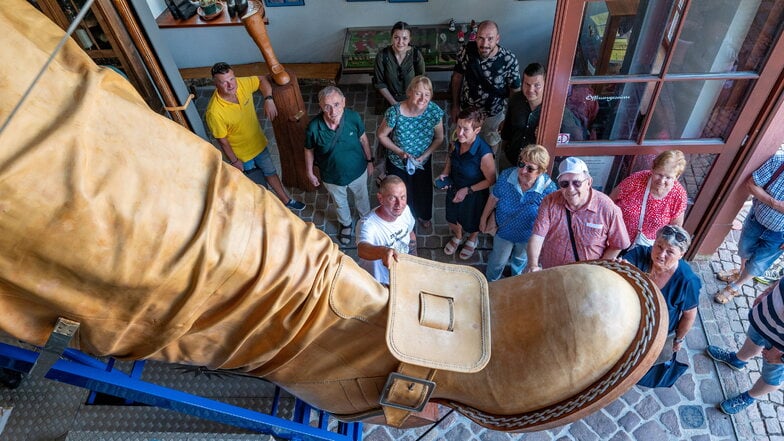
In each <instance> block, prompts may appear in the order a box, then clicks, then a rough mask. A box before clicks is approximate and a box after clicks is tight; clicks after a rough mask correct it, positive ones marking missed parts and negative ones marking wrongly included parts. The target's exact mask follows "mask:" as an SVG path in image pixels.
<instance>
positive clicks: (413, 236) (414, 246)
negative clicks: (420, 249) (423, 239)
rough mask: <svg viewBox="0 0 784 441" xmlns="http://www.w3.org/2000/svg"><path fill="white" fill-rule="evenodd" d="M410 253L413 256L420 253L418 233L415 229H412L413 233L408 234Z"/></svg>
mask: <svg viewBox="0 0 784 441" xmlns="http://www.w3.org/2000/svg"><path fill="white" fill-rule="evenodd" d="M408 254H410V255H412V256H416V255H418V253H417V241H416V233H414V230H411V234H409V235H408Z"/></svg>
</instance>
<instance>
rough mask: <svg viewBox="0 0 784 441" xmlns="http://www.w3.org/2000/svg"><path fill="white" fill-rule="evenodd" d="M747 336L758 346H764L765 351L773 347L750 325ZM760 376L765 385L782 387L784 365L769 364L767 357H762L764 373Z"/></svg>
mask: <svg viewBox="0 0 784 441" xmlns="http://www.w3.org/2000/svg"><path fill="white" fill-rule="evenodd" d="M746 336H747V337H748V338H749V340H751V341H752V342H753V343H754V344H755V345H757V346H762V347H763V348H765V349H770V348H771V347H773V345H771V344H770V342H769V341H768V340H767V339H766V338H765V337H763V336H761V335H760V333H759V332H757V330H756V329H754V326H751V325H749V329H748V330H747V331H746ZM760 376H761V377H762V381H764V382H765V384H769V385H771V386H780V385H781V383H784V364H772V363H768V361H767V360H765V357H762V371H761V372H760Z"/></svg>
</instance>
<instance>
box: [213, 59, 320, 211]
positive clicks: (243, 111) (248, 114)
mask: <svg viewBox="0 0 784 441" xmlns="http://www.w3.org/2000/svg"><path fill="white" fill-rule="evenodd" d="M212 81H213V82H214V83H215V93H213V94H212V98H210V102H209V104H207V112H206V115H205V119H206V120H207V125H208V126H209V128H210V131H212V136H214V137H215V139H217V140H218V143H219V144H220V146H221V149H222V150H223V153H225V154H226V157H227V158H228V159H229V162H231V165H233V166H234V167H237V168H238V169H240V170H242V171H243V172H245V174H249V173H250V172H251V171H252V170H254V169H258V170H261V173H262V174H263V175H264V179H265V180H266V181H267V183H269V185H270V187H272V190H273V191H274V192H275V194H276V195H277V196H278V198H280V200H281V201H283V203H284V204H286V206H287V207H289V208H291V209H293V210H302V209H303V208H305V204H303V203H302V202H300V201H297V200H295V199H294V198H292V197H290V196H289V195H288V193H286V189H284V188H283V184H282V183H281V182H280V178H279V177H278V172H277V170H276V169H275V164H274V163H273V162H272V157H271V156H270V153H269V150H268V149H267V137H266V136H264V132H263V131H262V130H261V126H259V117H258V115H257V114H256V107H255V105H254V104H253V92H255V91H256V90H258V91H259V92H261V93H262V95H264V113H265V114H266V115H267V118H269V119H270V121H271V120H273V119H275V117H276V116H277V114H278V110H277V108H276V107H275V102H274V101H273V100H272V86H271V85H270V83H269V81H268V80H267V79H266V78H265V77H261V76H254V77H242V78H237V77H235V76H234V71H233V70H232V69H231V66H229V65H228V64H226V63H223V62H221V63H216V64H215V65H214V66H212Z"/></svg>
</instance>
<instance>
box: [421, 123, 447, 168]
mask: <svg viewBox="0 0 784 441" xmlns="http://www.w3.org/2000/svg"><path fill="white" fill-rule="evenodd" d="M443 143H444V124H443V122H439V123H438V125H437V126H436V128H435V131H434V133H433V142H431V143H430V146H429V147H428V148H427V150H425V152H424V153H422V156H420V157H418V158H416V159H417V161H419V162H425V161H427V158H429V157H430V155H432V154H433V152H434V151H436V149H437V148H438V147H440V146H441V145H442V144H443Z"/></svg>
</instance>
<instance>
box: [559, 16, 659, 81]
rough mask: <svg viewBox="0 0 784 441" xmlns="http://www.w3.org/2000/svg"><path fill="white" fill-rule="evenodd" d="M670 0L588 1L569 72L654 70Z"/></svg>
mask: <svg viewBox="0 0 784 441" xmlns="http://www.w3.org/2000/svg"><path fill="white" fill-rule="evenodd" d="M673 3H674V2H673V0H661V1H655V2H640V1H632V0H623V1H617V0H616V1H609V0H608V1H598V2H589V3H587V4H586V6H585V14H584V15H583V23H582V26H581V29H580V38H579V41H578V44H577V54H576V55H575V60H574V66H573V67H572V75H573V76H593V75H615V74H657V73H659V72H660V71H661V66H662V63H663V60H664V53H665V52H664V50H663V46H662V44H663V39H664V35H665V31H666V29H667V28H668V26H667V25H668V19H669V17H670V15H671V9H672V6H673Z"/></svg>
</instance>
